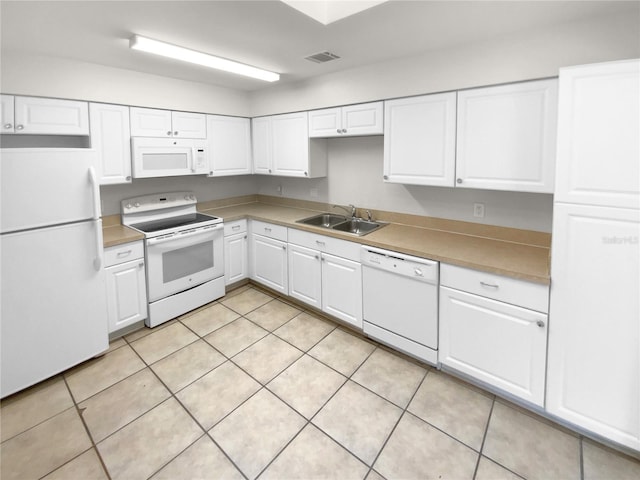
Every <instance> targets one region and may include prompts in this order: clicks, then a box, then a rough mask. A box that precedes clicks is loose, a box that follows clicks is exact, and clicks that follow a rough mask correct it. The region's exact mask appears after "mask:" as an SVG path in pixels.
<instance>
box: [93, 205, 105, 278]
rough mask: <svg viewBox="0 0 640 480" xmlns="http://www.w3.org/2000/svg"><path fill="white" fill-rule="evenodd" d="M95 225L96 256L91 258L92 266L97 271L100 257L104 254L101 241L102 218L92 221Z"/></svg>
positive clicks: (99, 265)
mask: <svg viewBox="0 0 640 480" xmlns="http://www.w3.org/2000/svg"><path fill="white" fill-rule="evenodd" d="M94 223H95V227H96V257H95V258H94V259H93V268H94V269H95V270H96V272H99V271H100V269H101V268H102V257H103V255H104V245H103V241H102V219H100V218H99V219H97V220H95V221H94Z"/></svg>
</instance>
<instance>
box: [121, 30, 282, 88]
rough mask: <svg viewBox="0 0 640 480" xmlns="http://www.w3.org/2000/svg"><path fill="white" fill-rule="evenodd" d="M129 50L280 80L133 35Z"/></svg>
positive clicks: (271, 75)
mask: <svg viewBox="0 0 640 480" xmlns="http://www.w3.org/2000/svg"><path fill="white" fill-rule="evenodd" d="M129 48H132V49H133V50H141V51H143V52H148V53H155V54H156V55H161V56H163V57H169V58H175V59H176V60H182V61H183V62H189V63H195V64H197V65H203V66H205V67H209V68H215V69H217V70H224V71H225V72H231V73H237V74H238V75H244V76H246V77H252V78H257V79H260V80H264V81H267V82H276V81H278V80H280V74H278V73H274V72H270V71H268V70H262V69H260V68H256V67H252V66H251V65H245V64H244V63H238V62H234V61H233V60H227V59H226V58H221V57H216V56H215V55H209V54H208V53H202V52H196V51H195V50H190V49H188V48H184V47H178V46H177V45H171V44H170V43H165V42H159V41H158V40H152V39H150V38H146V37H142V36H140V35H134V36H133V37H131V40H130V41H129Z"/></svg>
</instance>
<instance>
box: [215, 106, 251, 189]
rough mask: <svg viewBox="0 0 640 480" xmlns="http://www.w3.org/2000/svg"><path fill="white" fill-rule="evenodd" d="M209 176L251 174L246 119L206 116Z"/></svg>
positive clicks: (249, 132) (248, 124)
mask: <svg viewBox="0 0 640 480" xmlns="http://www.w3.org/2000/svg"><path fill="white" fill-rule="evenodd" d="M207 132H208V133H207V144H208V146H209V162H210V168H211V174H210V176H213V177H219V176H224V175H248V174H251V124H250V122H249V119H248V118H239V117H225V116H222V115H207Z"/></svg>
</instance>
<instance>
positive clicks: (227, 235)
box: [224, 220, 249, 285]
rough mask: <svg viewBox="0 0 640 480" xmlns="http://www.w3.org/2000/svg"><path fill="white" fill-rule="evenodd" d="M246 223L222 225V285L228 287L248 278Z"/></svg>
mask: <svg viewBox="0 0 640 480" xmlns="http://www.w3.org/2000/svg"><path fill="white" fill-rule="evenodd" d="M248 243H249V240H248V235H247V221H246V220H237V221H234V222H229V223H225V224H224V283H225V285H230V284H232V283H235V282H239V281H240V280H244V279H245V278H247V277H248V276H249V262H248V257H249V255H248V248H247V247H248Z"/></svg>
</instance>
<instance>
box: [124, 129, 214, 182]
mask: <svg viewBox="0 0 640 480" xmlns="http://www.w3.org/2000/svg"><path fill="white" fill-rule="evenodd" d="M131 153H132V157H133V177H134V178H151V177H173V176H180V175H206V174H208V173H209V161H208V157H207V141H206V140H195V139H177V138H147V137H138V138H132V139H131Z"/></svg>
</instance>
